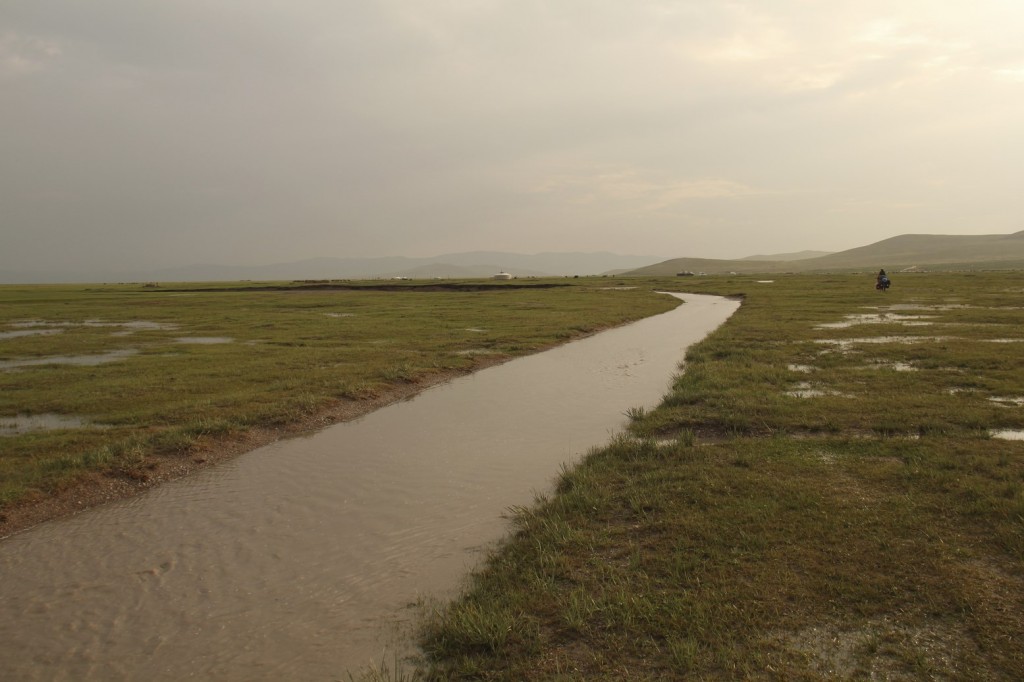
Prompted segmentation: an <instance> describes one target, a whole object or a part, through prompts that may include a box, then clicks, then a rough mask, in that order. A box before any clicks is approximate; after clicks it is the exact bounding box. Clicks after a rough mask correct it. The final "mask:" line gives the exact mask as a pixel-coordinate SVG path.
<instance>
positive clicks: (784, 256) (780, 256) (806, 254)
mask: <svg viewBox="0 0 1024 682" xmlns="http://www.w3.org/2000/svg"><path fill="white" fill-rule="evenodd" d="M831 255H832V252H831V251H797V252H796V253H776V254H772V255H770V256H747V257H746V258H742V259H740V260H777V261H791V260H807V259H808V258H821V257H822V256H831Z"/></svg>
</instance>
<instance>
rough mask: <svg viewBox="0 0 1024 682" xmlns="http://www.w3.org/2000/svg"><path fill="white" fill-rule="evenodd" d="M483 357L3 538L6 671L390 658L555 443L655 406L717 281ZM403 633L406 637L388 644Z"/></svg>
mask: <svg viewBox="0 0 1024 682" xmlns="http://www.w3.org/2000/svg"><path fill="white" fill-rule="evenodd" d="M680 297H681V298H684V299H685V300H686V301H687V303H686V304H684V305H682V306H680V307H679V308H677V309H676V310H673V311H671V312H669V313H665V314H663V315H658V316H655V317H651V318H648V319H645V320H642V321H640V322H637V323H635V324H632V325H628V326H626V327H621V328H618V329H613V330H610V331H607V332H603V333H601V334H596V335H594V336H591V337H588V338H586V339H582V340H579V341H576V342H573V343H569V344H566V345H564V346H561V347H558V348H555V349H553V350H550V351H547V352H544V353H540V354H537V355H531V356H528V357H525V358H520V359H517V360H513V361H511V362H508V363H505V364H503V365H499V366H496V367H491V368H488V369H485V370H481V371H479V372H477V373H475V374H473V375H470V376H467V377H464V378H461V379H458V380H455V381H452V382H450V383H447V384H444V385H441V386H437V387H435V388H432V389H429V390H428V391H425V392H424V393H423V394H421V395H420V396H418V397H416V398H414V399H412V400H409V401H404V402H400V403H396V404H394V405H391V406H389V407H387V408H385V409H382V410H378V411H377V412H374V413H372V414H369V415H367V416H365V417H363V418H361V419H358V420H356V421H353V422H349V423H344V424H338V425H335V426H332V427H329V428H327V429H324V430H323V431H320V432H318V433H316V434H313V435H311V436H308V437H301V438H294V439H290V440H285V441H280V442H277V443H274V444H271V445H268V446H266V447H264V448H260V449H259V450H256V451H253V452H251V453H249V454H247V455H244V456H242V457H240V458H238V459H235V460H232V461H230V462H226V463H224V464H223V465H219V466H217V467H214V468H211V469H208V470H205V471H203V472H200V473H199V474H197V475H195V476H192V477H190V478H188V479H186V480H181V481H175V482H172V483H168V484H165V485H162V486H160V487H158V488H156V489H154V490H152V491H151V492H150V493H148V494H146V495H143V496H140V497H137V498H134V499H131V500H126V501H124V502H118V503H114V504H111V505H108V506H105V507H101V508H98V509H94V510H91V511H87V512H84V513H82V514H80V515H78V516H75V517H72V518H70V519H65V520H61V521H56V522H52V523H46V524H43V525H40V526H37V527H36V528H33V529H31V530H29V531H27V532H25V533H21V534H18V535H15V536H12V537H9V538H7V539H5V540H3V541H2V542H0V575H2V576H3V580H0V641H3V643H4V645H3V646H2V647H0V670H3V671H4V673H5V679H18V680H53V679H66V680H109V679H147V680H180V679H186V678H194V679H217V680H255V679H266V680H277V679H294V680H328V679H349V678H348V677H347V676H346V670H349V671H356V670H358V669H360V668H362V667H363V666H366V665H371V664H379V663H380V662H381V661H385V662H387V663H389V664H390V663H393V661H394V660H395V653H394V652H395V651H400V650H403V649H402V646H403V645H402V644H394V645H393V647H392V648H387V649H386V645H387V644H388V633H389V632H392V631H394V632H402V631H404V630H406V629H408V628H409V627H410V623H412V622H413V620H414V618H415V615H416V611H415V609H413V608H410V606H409V605H410V604H415V603H416V602H417V600H418V599H420V598H421V597H424V598H432V597H437V598H442V599H444V598H448V597H450V596H453V595H454V593H455V592H456V591H457V590H458V588H459V587H460V585H461V581H462V580H463V578H464V576H465V575H466V572H467V571H468V570H469V569H470V568H472V567H473V566H474V565H475V564H476V563H477V562H478V561H479V560H480V559H481V558H482V557H483V556H484V554H485V551H486V549H487V548H488V547H489V546H490V545H491V544H492V543H493V542H495V541H496V540H498V539H500V538H501V537H502V535H503V534H504V533H505V532H506V531H507V522H506V520H505V518H504V515H505V514H506V511H507V510H508V509H509V508H510V507H512V506H516V505H530V504H531V503H532V502H533V500H534V496H535V494H536V493H537V492H547V491H550V489H551V486H552V482H553V480H554V478H555V477H556V476H557V474H558V470H559V467H560V466H561V465H562V464H563V463H572V462H575V461H578V460H579V458H580V457H582V456H583V455H584V454H585V453H586V452H587V451H588V450H590V449H591V448H593V447H595V446H598V445H601V444H604V443H606V442H608V440H609V439H610V438H611V437H612V436H613V435H614V434H615V433H616V432H618V431H619V430H620V429H622V428H624V426H625V425H626V423H627V419H626V417H625V416H624V413H625V412H626V411H627V410H628V409H630V408H635V407H638V406H647V407H653V406H654V405H656V404H657V403H658V401H659V400H660V398H661V396H662V395H664V393H665V391H666V390H667V388H668V386H669V385H670V383H671V377H672V376H673V375H674V374H675V373H677V371H678V367H679V363H680V362H681V360H682V358H683V357H684V356H685V353H686V348H687V347H688V346H689V345H690V344H691V343H693V342H695V341H698V340H700V339H701V338H703V336H705V335H706V334H707V332H708V331H710V330H711V329H713V328H715V327H716V326H718V325H719V324H721V323H722V322H723V321H725V319H726V318H727V317H728V316H729V315H730V314H732V312H733V311H734V310H735V309H736V308H737V307H738V305H739V304H738V303H737V302H735V301H731V300H727V299H721V298H715V297H710V296H696V295H690V294H685V295H681V296H680ZM405 646H407V645H405Z"/></svg>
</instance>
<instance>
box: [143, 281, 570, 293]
mask: <svg viewBox="0 0 1024 682" xmlns="http://www.w3.org/2000/svg"><path fill="white" fill-rule="evenodd" d="M567 286H572V285H571V284H569V283H565V282H528V283H508V284H505V283H497V282H495V283H490V282H430V283H429V284H424V283H419V282H411V283H394V284H377V283H366V282H364V283H356V284H343V283H339V282H299V283H295V284H268V285H253V286H245V285H231V286H221V287H185V288H167V287H166V286H161V285H150V286H148V287H146V288H145V291H150V292H167V293H181V292H186V291H187V292H204V293H217V292H238V293H243V292H256V291H397V292H410V291H411V292H417V291H420V292H438V291H515V290H518V289H554V288H557V287H567Z"/></svg>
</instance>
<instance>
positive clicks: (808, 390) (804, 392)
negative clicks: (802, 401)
mask: <svg viewBox="0 0 1024 682" xmlns="http://www.w3.org/2000/svg"><path fill="white" fill-rule="evenodd" d="M784 395H788V396H789V397H791V398H821V397H824V396H841V397H844V398H849V397H850V396H849V395H847V394H845V393H840V392H839V391H832V390H829V389H824V388H817V387H815V386H814V384H811V383H809V382H806V381H801V382H800V383H798V384H797V385H796V387H794V388H793V389H791V390H789V391H784Z"/></svg>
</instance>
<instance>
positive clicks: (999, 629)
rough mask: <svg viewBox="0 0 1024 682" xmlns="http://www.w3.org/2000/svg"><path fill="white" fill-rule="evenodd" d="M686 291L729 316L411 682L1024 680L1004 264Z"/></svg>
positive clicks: (491, 570)
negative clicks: (724, 302)
mask: <svg viewBox="0 0 1024 682" xmlns="http://www.w3.org/2000/svg"><path fill="white" fill-rule="evenodd" d="M686 285H687V288H691V287H692V290H694V291H698V292H700V293H715V294H720V295H737V294H744V296H745V297H744V305H743V306H742V308H741V309H740V310H739V311H738V312H737V313H736V314H735V315H734V316H733V318H732V319H731V320H730V321H729V322H728V323H727V324H726V325H725V326H724V327H722V328H721V329H720V330H719V331H718V332H716V333H715V334H713V335H712V336H711V337H710V338H708V339H707V340H705V341H704V342H702V343H700V344H698V345H696V346H695V347H693V348H692V349H691V350H690V352H689V353H688V354H687V360H686V369H685V373H684V374H682V375H681V376H680V377H678V379H677V380H676V381H675V384H674V386H673V389H672V391H671V392H670V393H669V394H668V395H667V396H666V398H665V400H664V402H663V403H662V405H661V406H660V407H659V408H657V409H656V410H654V411H651V412H649V413H636V414H634V415H633V416H634V424H633V426H632V429H631V432H632V433H631V437H628V438H621V439H618V440H617V441H616V442H614V443H612V444H611V445H610V446H609V447H607V448H604V449H602V450H600V451H599V452H596V453H594V454H592V455H591V456H589V457H588V458H587V459H586V460H585V461H584V462H583V463H582V464H580V465H579V466H578V467H576V468H574V469H572V470H571V471H567V472H565V473H564V474H563V475H562V476H561V477H560V479H559V484H558V490H557V492H556V493H555V494H554V495H552V496H551V497H550V498H548V499H544V500H542V501H541V502H540V503H539V504H538V505H536V506H533V507H530V508H524V509H520V510H517V512H516V518H515V522H516V527H517V531H516V533H515V534H514V535H513V536H512V537H510V538H509V540H508V541H507V542H506V543H505V544H504V545H503V546H502V547H501V548H500V549H499V550H497V551H496V552H495V553H494V554H493V555H492V556H491V558H490V560H489V562H488V564H487V566H486V568H485V569H484V570H482V571H480V572H478V573H476V574H475V575H474V576H473V577H472V579H471V583H470V586H469V587H468V588H467V591H466V592H465V594H464V596H463V597H462V598H460V599H459V600H457V601H456V602H454V603H452V604H450V605H447V606H444V607H439V608H438V609H437V610H436V611H434V612H432V613H431V614H429V615H428V616H427V618H426V622H425V624H424V626H423V628H422V631H421V637H422V639H421V644H422V646H423V650H424V652H425V656H426V658H425V661H423V662H422V666H421V669H420V672H419V673H416V674H415V675H413V674H412V673H410V676H421V677H426V678H429V679H446V680H448V679H476V680H479V679H488V680H519V679H565V680H593V679H609V680H615V679H621V680H662V679H679V678H684V677H693V678H695V679H722V680H732V679H765V678H770V679H794V680H800V679H803V680H819V679H875V678H879V679H952V680H961V679H962V680H969V679H985V680H1019V679H1022V678H1024V653H1022V650H1021V648H1020V645H1019V643H1020V641H1021V639H1022V638H1024V441H1020V440H1013V439H1010V438H1013V437H1014V436H1015V434H1020V433H1021V432H1022V430H1024V407H1022V405H1024V383H1022V379H1021V373H1020V369H1019V368H1020V367H1021V366H1024V336H1022V332H1021V329H1024V325H1022V322H1024V312H1022V308H1021V306H1020V301H1021V299H1022V297H1024V274H1022V273H972V274H963V275H961V274H948V275H947V274H943V275H924V274H922V275H906V276H903V277H899V278H896V281H894V285H893V288H892V289H891V290H890V291H889V292H887V293H885V294H881V293H878V292H876V291H874V289H873V281H872V279H871V277H870V276H865V277H863V278H857V277H853V276H836V277H829V276H798V277H780V278H775V280H774V281H764V282H756V281H750V280H748V281H744V282H730V281H727V280H724V279H717V278H707V279H704V280H696V281H693V282H692V283H691V282H690V281H687V283H686ZM740 287H742V288H740Z"/></svg>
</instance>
